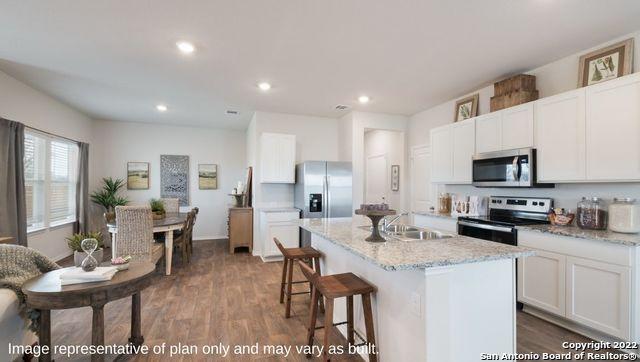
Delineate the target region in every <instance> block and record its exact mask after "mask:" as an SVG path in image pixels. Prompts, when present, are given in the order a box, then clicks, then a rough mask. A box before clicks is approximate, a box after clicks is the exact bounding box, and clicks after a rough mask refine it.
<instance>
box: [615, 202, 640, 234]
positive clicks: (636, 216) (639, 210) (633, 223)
mask: <svg viewBox="0 0 640 362" xmlns="http://www.w3.org/2000/svg"><path fill="white" fill-rule="evenodd" d="M609 229H611V231H615V232H619V233H630V234H633V233H638V232H640V205H639V204H638V203H637V202H636V199H631V198H615V199H613V203H612V204H611V205H610V206H609Z"/></svg>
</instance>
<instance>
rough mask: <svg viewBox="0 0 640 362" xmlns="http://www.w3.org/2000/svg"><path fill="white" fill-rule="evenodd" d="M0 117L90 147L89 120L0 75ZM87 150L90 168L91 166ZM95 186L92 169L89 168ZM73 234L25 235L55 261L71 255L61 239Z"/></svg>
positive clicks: (68, 229)
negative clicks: (87, 144) (86, 143)
mask: <svg viewBox="0 0 640 362" xmlns="http://www.w3.org/2000/svg"><path fill="white" fill-rule="evenodd" d="M0 116H1V117H3V118H6V119H10V120H13V121H18V122H21V123H24V124H25V125H27V126H29V127H34V128H37V129H40V130H42V131H46V132H50V133H53V134H56V135H59V136H63V137H67V138H71V139H74V140H76V141H82V142H88V143H90V144H92V126H93V122H92V120H91V119H90V118H89V117H87V116H85V115H84V114H82V113H80V112H78V111H76V110H74V109H73V108H71V107H69V106H67V105H65V104H63V103H61V102H59V101H57V100H56V99H54V98H52V97H50V96H48V95H46V94H44V93H42V92H40V91H37V90H35V89H33V88H31V87H29V86H28V85H26V84H24V83H22V82H20V81H18V80H16V79H15V78H12V77H10V76H9V75H7V74H5V73H3V72H0ZM92 147H93V145H91V146H90V150H89V154H90V165H92V164H93V159H94V158H93V153H92V151H93V148H92ZM89 178H90V179H91V180H92V181H94V182H91V183H90V184H93V185H94V184H95V169H94V168H93V167H89ZM72 233H73V227H72V225H70V224H69V225H62V226H57V227H55V228H51V229H48V230H43V231H39V232H35V233H31V234H29V235H28V244H29V246H30V247H33V248H35V249H37V250H40V251H41V252H43V253H44V254H45V255H47V256H49V257H51V258H53V259H55V260H59V259H61V258H63V257H65V256H67V255H70V254H71V251H70V250H69V248H68V247H67V243H66V241H65V237H67V236H69V235H71V234H72Z"/></svg>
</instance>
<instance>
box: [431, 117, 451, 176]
mask: <svg viewBox="0 0 640 362" xmlns="http://www.w3.org/2000/svg"><path fill="white" fill-rule="evenodd" d="M451 134H452V129H451V126H450V125H447V126H442V127H438V128H434V129H432V130H431V154H432V158H431V181H432V182H440V183H444V182H448V181H450V180H451V179H452V178H453V145H452V137H451Z"/></svg>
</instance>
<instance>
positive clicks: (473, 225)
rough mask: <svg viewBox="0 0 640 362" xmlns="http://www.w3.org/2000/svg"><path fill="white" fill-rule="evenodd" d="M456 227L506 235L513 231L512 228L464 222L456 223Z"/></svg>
mask: <svg viewBox="0 0 640 362" xmlns="http://www.w3.org/2000/svg"><path fill="white" fill-rule="evenodd" d="M458 225H463V226H470V227H474V228H478V229H485V230H492V231H503V232H506V233H510V232H512V231H513V228H510V227H506V226H496V225H487V224H478V223H473V222H466V221H458Z"/></svg>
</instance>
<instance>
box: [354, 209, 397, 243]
mask: <svg viewBox="0 0 640 362" xmlns="http://www.w3.org/2000/svg"><path fill="white" fill-rule="evenodd" d="M355 212H356V215H363V216H366V217H368V218H369V219H371V225H372V226H373V227H372V229H371V235H369V236H368V237H367V238H365V239H364V240H366V241H369V242H372V243H380V242H385V241H387V240H386V239H385V238H383V237H382V235H380V229H379V226H378V224H380V220H382V219H383V218H384V217H385V216H388V215H395V214H396V210H391V209H389V205H387V204H368V205H367V204H363V205H360V209H357V210H356V211H355Z"/></svg>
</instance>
